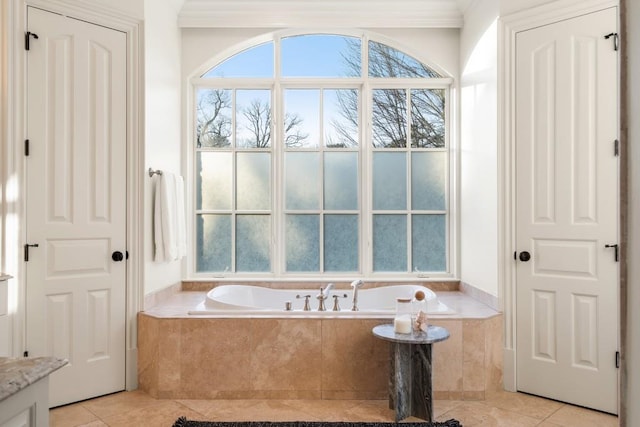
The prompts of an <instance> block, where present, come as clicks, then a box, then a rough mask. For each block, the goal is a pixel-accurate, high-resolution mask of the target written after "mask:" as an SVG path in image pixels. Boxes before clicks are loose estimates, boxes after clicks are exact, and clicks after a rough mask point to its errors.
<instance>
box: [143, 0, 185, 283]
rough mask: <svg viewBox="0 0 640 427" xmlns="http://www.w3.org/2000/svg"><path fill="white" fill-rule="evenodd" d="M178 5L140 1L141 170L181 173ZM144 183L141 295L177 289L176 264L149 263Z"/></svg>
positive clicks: (149, 202)
mask: <svg viewBox="0 0 640 427" xmlns="http://www.w3.org/2000/svg"><path fill="white" fill-rule="evenodd" d="M182 3H183V1H182V0H173V1H163V2H158V1H157V0H156V1H154V0H145V10H144V15H145V19H144V46H145V47H144V62H145V65H144V67H145V70H144V76H145V85H144V87H145V88H144V90H145V96H144V104H145V106H144V111H145V119H144V126H145V132H144V134H145V136H144V139H145V141H144V144H145V150H144V151H145V161H144V164H145V168H144V170H145V171H146V170H147V169H148V168H149V167H151V168H153V169H160V170H164V171H171V172H173V173H177V174H182V145H181V141H182V135H181V118H182V113H181V87H182V86H181V74H180V73H181V70H180V57H181V55H180V51H181V33H180V30H179V28H178V26H177V12H178V10H179V9H180V7H181V6H182ZM154 181H155V178H154V179H153V180H152V179H151V178H149V177H148V175H145V179H144V181H143V182H144V216H145V218H144V252H145V266H144V294H145V295H147V294H149V293H150V292H153V291H156V290H159V289H163V288H166V287H168V286H171V285H174V284H177V283H179V282H180V280H181V279H182V263H181V262H180V261H174V262H170V263H156V262H154V261H153V255H154V250H153V189H154V185H153V182H154Z"/></svg>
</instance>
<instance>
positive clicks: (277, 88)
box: [193, 34, 451, 278]
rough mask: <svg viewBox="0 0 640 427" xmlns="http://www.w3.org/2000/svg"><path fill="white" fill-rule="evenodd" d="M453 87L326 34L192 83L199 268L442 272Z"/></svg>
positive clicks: (377, 50) (254, 54) (244, 57)
mask: <svg viewBox="0 0 640 427" xmlns="http://www.w3.org/2000/svg"><path fill="white" fill-rule="evenodd" d="M450 83H451V81H450V79H449V78H447V77H443V76H442V75H441V74H440V73H438V72H437V71H435V70H434V69H433V68H432V67H429V66H428V65H426V64H424V63H423V62H421V61H419V60H417V59H416V58H414V57H412V56H410V55H408V54H406V53H404V52H402V51H400V50H397V49H395V48H393V47H391V46H388V45H387V44H384V43H380V42H377V41H373V40H369V39H368V38H367V37H366V36H362V37H352V36H344V35H335V34H304V35H295V36H287V37H277V38H275V39H274V40H273V41H270V42H267V43H262V44H259V45H256V46H253V47H251V48H249V49H246V50H244V51H242V52H240V53H237V54H236V55H233V56H231V57H229V58H227V59H225V60H223V61H221V62H220V63H218V64H217V65H216V66H214V67H213V68H211V69H210V70H208V71H207V72H206V73H204V74H203V75H202V76H201V77H200V78H197V79H194V99H195V105H194V109H195V110H194V111H195V114H194V116H195V125H194V127H195V128H194V133H193V134H194V142H195V143H194V149H195V168H194V169H195V179H196V188H195V198H196V199H195V206H196V210H195V219H196V221H195V234H196V245H195V254H194V255H195V263H194V264H195V273H199V274H205V275H206V274H210V273H213V274H216V275H219V274H220V273H225V274H228V275H237V276H245V275H246V276H250V275H252V274H256V275H260V276H261V277H264V276H265V274H267V275H271V276H274V277H287V276H296V277H297V276H305V275H309V276H317V275H323V276H332V275H333V276H336V277H345V276H349V275H358V276H361V275H366V276H371V277H376V276H379V277H381V278H382V277H384V276H385V274H393V276H394V277H397V276H398V275H401V276H402V275H403V274H404V275H407V276H415V275H420V277H424V275H429V276H432V275H433V276H446V275H448V274H449V267H448V265H449V246H450V245H449V234H450V233H449V227H450V225H449V224H450V222H451V221H450V219H449V193H450V191H449V172H448V170H449V167H448V165H449V153H448V96H449V85H450Z"/></svg>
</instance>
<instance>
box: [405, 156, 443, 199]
mask: <svg viewBox="0 0 640 427" xmlns="http://www.w3.org/2000/svg"><path fill="white" fill-rule="evenodd" d="M446 161H447V154H446V153H445V152H443V151H427V152H414V153H411V205H412V208H413V209H415V210H436V211H437V210H441V211H443V210H445V209H446V208H447V205H446V187H445V184H446V170H447V167H446Z"/></svg>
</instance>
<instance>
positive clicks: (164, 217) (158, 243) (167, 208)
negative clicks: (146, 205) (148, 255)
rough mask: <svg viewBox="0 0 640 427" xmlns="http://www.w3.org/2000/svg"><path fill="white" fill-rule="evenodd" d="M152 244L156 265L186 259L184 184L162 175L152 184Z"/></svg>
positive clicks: (176, 179) (168, 174) (167, 175)
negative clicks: (153, 192)
mask: <svg viewBox="0 0 640 427" xmlns="http://www.w3.org/2000/svg"><path fill="white" fill-rule="evenodd" d="M156 181H157V182H156V189H155V190H156V191H155V203H154V243H155V260H156V262H170V261H175V260H178V259H180V258H182V257H184V256H185V255H186V252H187V248H186V224H185V210H184V209H185V204H184V181H183V179H182V177H181V176H178V175H174V174H173V173H170V172H163V173H162V175H160V176H159V177H158V179H157V180H156Z"/></svg>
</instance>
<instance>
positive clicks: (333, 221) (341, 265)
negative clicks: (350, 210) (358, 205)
mask: <svg viewBox="0 0 640 427" xmlns="http://www.w3.org/2000/svg"><path fill="white" fill-rule="evenodd" d="M358 224H359V217H358V215H325V217H324V271H340V272H356V271H358Z"/></svg>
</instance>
